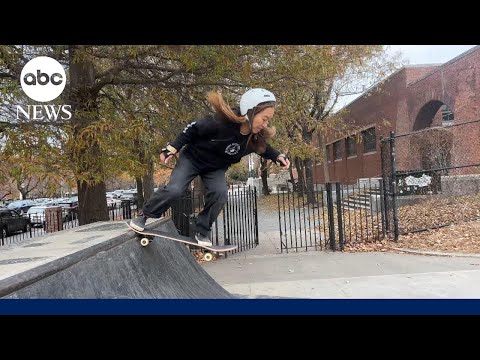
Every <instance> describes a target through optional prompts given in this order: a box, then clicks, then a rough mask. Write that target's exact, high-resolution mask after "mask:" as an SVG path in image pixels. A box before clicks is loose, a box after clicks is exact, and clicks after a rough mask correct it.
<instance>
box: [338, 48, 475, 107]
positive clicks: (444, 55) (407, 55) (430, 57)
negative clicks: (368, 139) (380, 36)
mask: <svg viewBox="0 0 480 360" xmlns="http://www.w3.org/2000/svg"><path fill="white" fill-rule="evenodd" d="M474 46H476V45H387V51H388V52H389V53H391V54H394V53H398V52H400V53H401V57H402V59H405V60H406V61H407V63H408V64H409V65H418V64H442V63H445V62H447V61H449V60H451V59H453V58H454V57H456V56H458V55H460V54H461V53H463V52H465V51H467V50H468V49H471V48H472V47H474ZM359 96H361V94H358V95H352V96H345V97H344V98H342V99H340V101H339V103H338V104H337V105H338V106H335V108H336V109H340V108H342V107H343V106H345V105H347V104H348V103H350V102H351V101H353V100H354V99H356V98H357V97H359Z"/></svg>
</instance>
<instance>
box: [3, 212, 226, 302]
mask: <svg viewBox="0 0 480 360" xmlns="http://www.w3.org/2000/svg"><path fill="white" fill-rule="evenodd" d="M147 225H148V227H149V228H155V229H160V230H164V231H167V232H169V233H172V234H174V233H176V229H175V226H174V224H173V222H172V221H171V220H170V219H169V218H168V219H160V220H156V221H154V222H153V223H148V224H147ZM157 240H158V241H153V242H151V243H150V245H149V246H147V247H142V246H141V245H140V244H139V242H138V240H137V237H136V235H135V234H134V233H133V232H132V231H130V230H129V229H128V228H127V226H126V224H125V222H123V221H121V222H98V223H94V224H89V225H85V226H80V227H78V228H73V229H69V230H64V231H61V232H57V233H53V234H50V235H47V236H43V237H39V238H32V239H29V240H25V241H22V242H21V243H18V244H12V245H8V246H4V247H0V297H1V298H23V299H34V298H57V299H67V298H68V299H87V298H90V299H92V298H93V299H104V298H110V299H119V298H128V299H140V298H142V299H147V298H150V299H152V298H153V299H181V298H184V299H200V298H207V299H218V298H234V297H235V296H233V295H231V294H230V293H229V292H227V291H226V290H225V289H224V288H223V287H221V286H220V285H219V284H218V283H217V282H215V280H213V279H212V278H211V277H210V276H209V275H208V273H207V272H206V271H205V270H204V269H203V268H202V266H201V265H200V264H198V263H197V262H196V260H195V258H194V257H193V255H192V254H191V253H190V251H189V250H188V249H187V248H186V246H185V245H184V244H181V243H177V242H174V241H167V240H162V239H157Z"/></svg>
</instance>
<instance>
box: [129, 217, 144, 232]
mask: <svg viewBox="0 0 480 360" xmlns="http://www.w3.org/2000/svg"><path fill="white" fill-rule="evenodd" d="M146 222H147V218H146V217H145V216H139V217H136V218H135V219H132V220H131V221H130V226H131V227H132V228H134V229H135V230H138V231H143V230H145V223H146Z"/></svg>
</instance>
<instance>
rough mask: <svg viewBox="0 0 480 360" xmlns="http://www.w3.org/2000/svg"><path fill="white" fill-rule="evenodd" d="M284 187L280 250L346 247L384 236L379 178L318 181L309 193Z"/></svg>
mask: <svg viewBox="0 0 480 360" xmlns="http://www.w3.org/2000/svg"><path fill="white" fill-rule="evenodd" d="M284 189H285V190H284V191H279V192H278V193H277V200H278V222H279V228H280V251H281V252H284V251H286V252H288V251H289V250H293V251H300V250H304V251H308V250H309V249H313V250H326V249H329V250H343V249H344V247H345V245H346V244H352V243H359V242H373V241H377V240H380V239H383V238H384V237H385V227H384V219H383V217H382V216H383V211H382V209H383V202H382V187H381V183H380V182H375V181H373V182H372V180H370V181H369V182H368V183H363V184H359V185H342V184H340V183H338V182H336V183H326V184H317V185H316V186H314V188H313V192H312V193H311V194H309V195H308V196H307V194H298V193H297V192H294V191H292V190H291V189H290V188H289V187H288V186H286V187H284Z"/></svg>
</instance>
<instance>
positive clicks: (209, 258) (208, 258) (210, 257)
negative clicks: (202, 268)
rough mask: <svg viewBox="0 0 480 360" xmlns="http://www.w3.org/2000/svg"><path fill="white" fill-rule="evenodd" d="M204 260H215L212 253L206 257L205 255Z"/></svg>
mask: <svg viewBox="0 0 480 360" xmlns="http://www.w3.org/2000/svg"><path fill="white" fill-rule="evenodd" d="M203 259H204V260H205V261H211V260H212V259H213V255H212V254H210V253H206V254H205V255H203Z"/></svg>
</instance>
